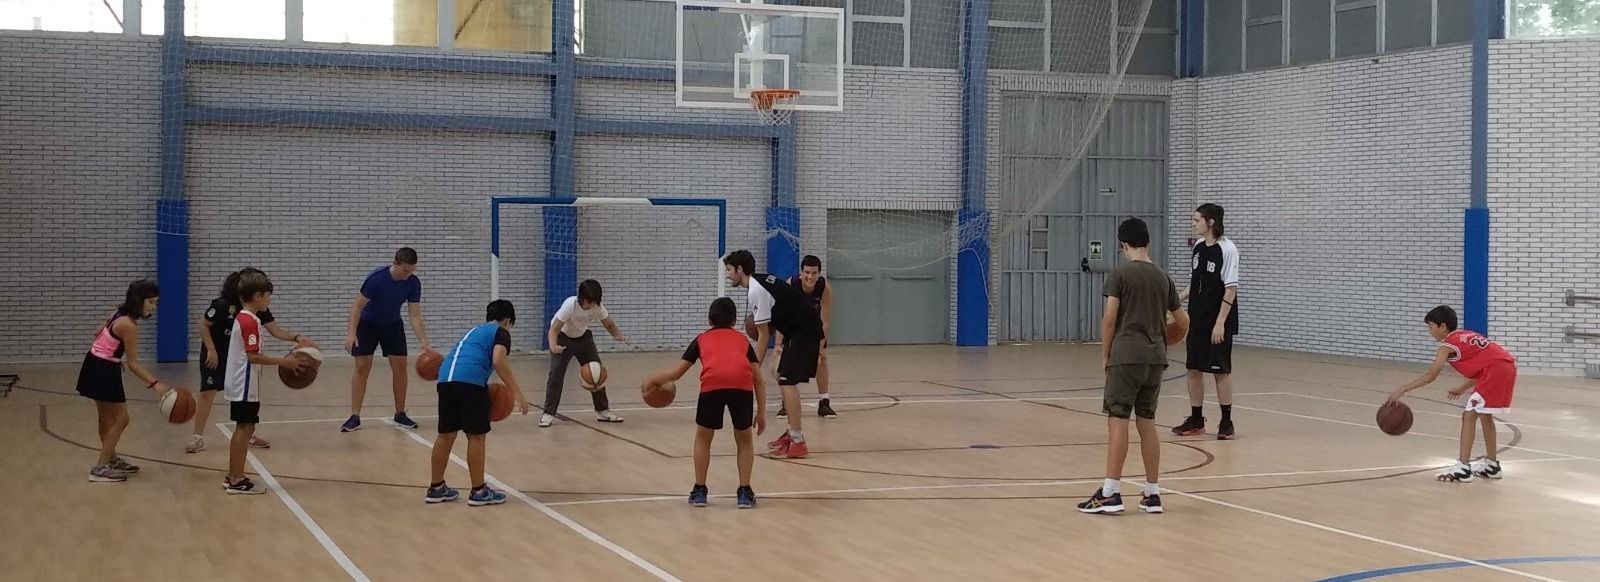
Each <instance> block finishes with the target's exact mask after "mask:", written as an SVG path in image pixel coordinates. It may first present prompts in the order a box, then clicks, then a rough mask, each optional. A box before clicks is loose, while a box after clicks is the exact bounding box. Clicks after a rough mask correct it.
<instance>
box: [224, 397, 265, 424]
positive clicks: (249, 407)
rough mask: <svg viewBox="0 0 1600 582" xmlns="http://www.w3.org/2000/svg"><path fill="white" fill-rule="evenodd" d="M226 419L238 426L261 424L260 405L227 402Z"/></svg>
mask: <svg viewBox="0 0 1600 582" xmlns="http://www.w3.org/2000/svg"><path fill="white" fill-rule="evenodd" d="M228 418H229V419H230V420H232V421H234V422H236V423H238V424H259V423H260V422H261V403H260V402H229V403H228Z"/></svg>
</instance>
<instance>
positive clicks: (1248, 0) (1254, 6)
mask: <svg viewBox="0 0 1600 582" xmlns="http://www.w3.org/2000/svg"><path fill="white" fill-rule="evenodd" d="M1245 4H1247V5H1249V9H1250V12H1249V13H1248V14H1246V15H1245V18H1250V19H1256V18H1262V17H1266V16H1283V0H1245Z"/></svg>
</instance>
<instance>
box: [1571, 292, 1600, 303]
mask: <svg viewBox="0 0 1600 582" xmlns="http://www.w3.org/2000/svg"><path fill="white" fill-rule="evenodd" d="M1579 303H1600V295H1579V294H1578V292H1577V291H1573V290H1571V289H1568V290H1567V307H1577V306H1578V304H1579Z"/></svg>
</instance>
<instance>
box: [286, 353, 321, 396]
mask: <svg viewBox="0 0 1600 582" xmlns="http://www.w3.org/2000/svg"><path fill="white" fill-rule="evenodd" d="M289 357H291V358H298V359H300V360H301V361H303V362H305V365H304V366H302V367H301V368H300V371H298V372H296V371H294V370H292V369H290V368H287V367H283V366H279V367H278V380H281V381H282V382H283V385H284V386H288V387H290V388H293V389H295V390H299V389H301V388H305V387H306V386H310V385H311V383H312V382H315V381H317V369H318V368H321V367H322V351H321V350H318V349H317V348H296V349H295V350H294V351H292V352H289Z"/></svg>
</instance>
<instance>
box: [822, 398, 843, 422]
mask: <svg viewBox="0 0 1600 582" xmlns="http://www.w3.org/2000/svg"><path fill="white" fill-rule="evenodd" d="M817 416H820V417H823V418H839V413H837V412H834V411H833V407H832V406H828V401H827V400H826V399H824V400H823V401H822V402H818V403H817Z"/></svg>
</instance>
